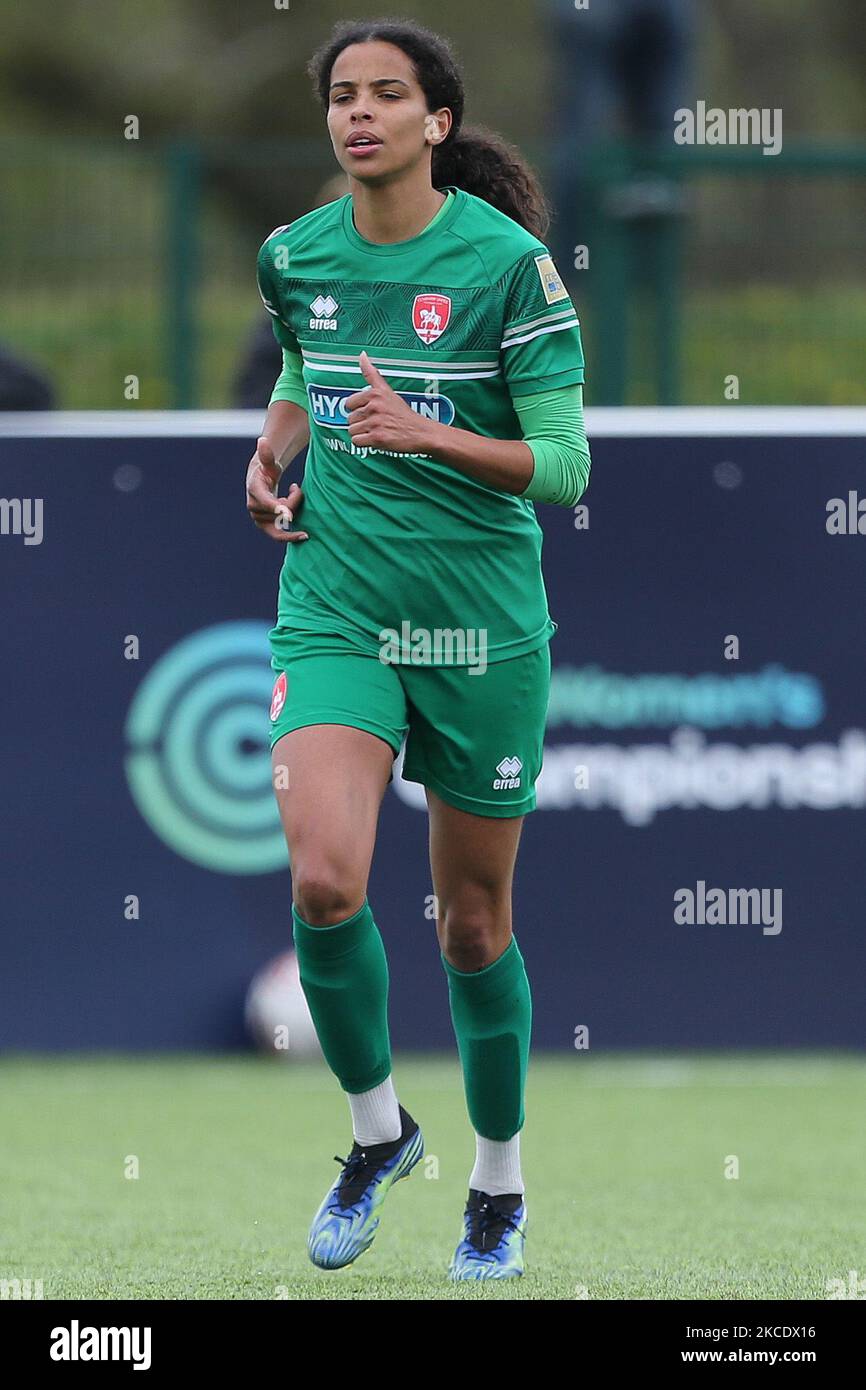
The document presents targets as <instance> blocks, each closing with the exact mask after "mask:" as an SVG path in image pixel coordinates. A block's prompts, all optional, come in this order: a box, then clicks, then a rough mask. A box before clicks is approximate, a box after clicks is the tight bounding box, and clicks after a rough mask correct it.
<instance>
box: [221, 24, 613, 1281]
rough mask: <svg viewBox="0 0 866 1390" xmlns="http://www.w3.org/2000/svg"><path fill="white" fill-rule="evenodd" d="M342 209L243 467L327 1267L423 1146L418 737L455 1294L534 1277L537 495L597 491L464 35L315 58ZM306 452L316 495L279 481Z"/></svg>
mask: <svg viewBox="0 0 866 1390" xmlns="http://www.w3.org/2000/svg"><path fill="white" fill-rule="evenodd" d="M310 73H311V76H312V78H313V82H314V85H315V89H316V91H317V94H318V96H319V98H320V100H321V102H322V105H323V107H324V110H325V113H326V116H327V123H328V131H329V134H330V137H331V140H332V142H333V146H334V153H335V155H336V157H337V161H338V163H339V164H340V166H341V168H342V169H343V170H344V171H345V172H346V173H347V174H348V177H349V188H350V192H349V194H348V195H346V196H345V197H343V198H340V199H338V200H337V201H336V202H333V203H331V204H329V205H328V206H326V207H323V208H318V209H316V210H314V211H313V212H310V213H308V214H306V215H305V216H303V217H300V218H298V219H297V220H296V221H295V222H292V223H290V224H289V225H287V226H284V227H278V228H277V229H276V231H274V232H272V233H271V235H270V236H269V237H268V238H267V240H266V241H265V243H264V244H263V246H262V248H261V250H260V252H259V258H258V282H259V289H260V292H261V295H262V298H263V300H264V303H265V306H266V308H267V309H268V311H269V313H270V314H271V315H272V317H273V328H274V333H275V335H276V337H277V340H278V342H279V343H280V344H281V346H282V348H283V359H284V370H283V372H282V374H281V376H280V377H279V379H278V381H277V383H276V386H275V389H274V392H273V395H272V398H271V402H270V405H269V408H268V412H267V416H266V419H265V424H264V427H263V431H262V435H261V438H260V439H259V440H258V443H257V447H256V452H255V454H254V455H253V457H252V459H251V460H250V464H249V469H248V473H247V494H248V496H247V505H248V509H249V511H250V514H251V515H252V517H253V518H254V520H255V522H256V524H257V526H258V527H259V528H260V529H261V530H262V531H264V532H265V534H266V535H269V536H271V537H272V538H273V539H275V540H280V541H284V542H288V544H287V548H286V554H285V560H284V563H283V567H282V572H281V576H280V594H279V607H278V616H277V623H276V626H275V627H274V628H273V630H272V631H271V633H270V641H271V650H272V666H273V669H274V671H275V672H276V673H277V679H276V684H275V686H274V694H273V701H272V705H271V727H272V733H271V746H272V749H273V762H274V786H275V789H276V794H277V798H278V802H279V808H280V815H281V818H282V823H283V827H284V829H285V834H286V840H287V843H288V847H289V857H290V861H291V869H292V890H293V907H292V916H293V923H294V942H295V948H296V951H297V956H298V961H299V967H300V976H301V983H302V987H303V990H304V993H305V996H306V998H307V1001H308V1003H309V1006H310V1012H311V1014H312V1017H313V1021H314V1023H315V1026H316V1031H317V1034H318V1037H319V1040H320V1042H321V1045H322V1050H323V1052H324V1055H325V1058H326V1059H327V1062H328V1064H329V1066H330V1067H331V1069H332V1071H333V1072H334V1074H335V1075H336V1077H337V1078H338V1080H339V1082H340V1085H341V1087H342V1088H343V1090H344V1091H346V1093H347V1095H348V1100H349V1106H350V1109H351V1114H352V1127H353V1139H354V1142H353V1144H352V1148H351V1151H350V1153H349V1156H348V1158H345V1159H343V1158H338V1159H337V1161H338V1162H339V1163H340V1165H341V1171H340V1175H339V1177H338V1178H337V1179H336V1181H335V1182H334V1184H333V1186H332V1187H331V1188H330V1190H329V1191H328V1193H327V1194H326V1196H325V1199H324V1201H323V1202H322V1205H321V1207H320V1208H319V1211H318V1212H317V1214H316V1216H315V1218H314V1220H313V1223H312V1228H311V1230H310V1236H309V1242H308V1249H309V1253H310V1258H311V1259H312V1260H313V1262H314V1263H315V1264H317V1265H319V1266H320V1267H322V1268H323V1269H338V1268H340V1267H341V1266H343V1265H347V1264H351V1262H352V1261H353V1260H355V1259H357V1257H358V1256H359V1255H360V1254H361V1253H362V1252H363V1251H364V1250H366V1249H368V1248H369V1246H370V1244H371V1243H372V1240H373V1236H374V1234H375V1232H376V1229H377V1227H378V1224H379V1218H380V1210H381V1205H382V1202H383V1201H384V1199H385V1196H386V1194H387V1192H388V1190H389V1189H390V1187H391V1185H392V1184H393V1183H394V1182H395V1181H398V1180H399V1179H400V1178H403V1177H405V1176H406V1175H407V1174H408V1173H409V1171H410V1169H411V1168H412V1167H413V1166H414V1165H415V1164H416V1163H417V1162H418V1161H419V1159H420V1158H421V1155H422V1153H423V1142H422V1137H421V1131H420V1129H419V1127H418V1125H417V1123H416V1122H415V1120H414V1119H413V1118H412V1117H411V1115H409V1114H408V1113H407V1111H406V1110H405V1109H404V1108H403V1106H402V1105H400V1104H399V1102H398V1099H397V1095H396V1092H395V1090H394V1084H393V1080H392V1076H391V1051H390V1042H389V1034H388V1020H387V996H388V969H387V963H386V958H385V952H384V948H383V944H382V938H381V936H380V934H379V930H378V928H377V926H376V924H375V921H374V919H373V913H372V910H371V906H370V903H369V901H368V899H367V882H368V874H369V870H370V862H371V857H372V853H373V847H374V841H375V835H376V825H377V820H378V812H379V806H380V804H381V801H382V797H383V795H384V792H385V788H386V787H387V785H388V782H389V781H390V780H391V765H392V763H393V761H394V758H395V755H396V754H397V753H398V752H399V750H400V747H401V745H402V742H403V738H404V735H408V737H407V741H406V748H405V758H404V766H403V774H402V775H403V777H404V778H406V779H407V780H409V781H413V782H420V783H423V785H424V787H425V791H426V796H427V803H428V808H429V824H430V866H431V873H432V883H433V889H434V893H435V896H436V903H437V934H438V939H439V946H440V954H441V961H442V965H443V968H444V971H445V974H446V976H447V982H448V991H449V1000H450V1007H451V1017H452V1020H453V1024H454V1030H455V1033H456V1038H457V1045H458V1050H459V1054H460V1058H461V1063H462V1067H463V1076H464V1083H465V1093H466V1102H467V1108H468V1112H469V1117H470V1120H471V1122H472V1125H473V1128H474V1130H475V1134H476V1153H477V1157H476V1161H475V1166H474V1168H473V1170H472V1173H471V1175H470V1178H469V1198H468V1202H467V1204H466V1208H465V1212H464V1225H463V1237H462V1239H461V1240H460V1242H459V1244H458V1246H457V1249H456V1252H455V1254H454V1257H453V1259H452V1261H451V1264H450V1267H449V1273H450V1276H451V1277H452V1278H454V1279H461V1280H462V1279H488V1278H495V1279H501V1278H508V1277H511V1276H514V1275H519V1274H521V1273H522V1272H523V1246H524V1239H525V1232H526V1202H525V1195H524V1194H525V1189H524V1183H523V1177H522V1174H521V1170H520V1155H519V1142H520V1138H519V1132H520V1130H521V1128H522V1126H523V1123H524V1109H523V1095H524V1082H525V1076H526V1066H527V1059H528V1053H529V1040H530V1023H531V1004H530V991H529V983H528V980H527V976H526V971H525V968H524V963H523V958H522V956H521V954H520V951H519V950H518V946H517V942H516V940H515V938H514V936H513V934H512V924H511V884H512V875H513V871H514V863H515V858H516V854H517V846H518V841H519V838H520V831H521V826H522V822H523V816H524V814H525V813H526V812H527V811H531V810H533V809H534V807H535V804H536V803H535V791H534V786H535V781H536V779H537V777H538V774H539V772H540V770H541V759H542V746H543V735H544V726H545V715H546V711H547V703H548V694H549V682H550V656H549V650H548V643H549V640H550V638H551V636H552V635H553V633H554V631H555V629H556V624H555V623H554V622H553V621H552V620H551V618H550V616H549V614H548V610H547V599H546V594H545V589H544V583H543V579H542V573H541V563H540V560H541V539H542V538H541V530H540V527H539V525H538V522H537V520H536V517H535V509H534V506H533V499H535V500H541V501H545V502H554V503H560V504H562V505H564V506H571V505H573V504H574V503H575V502H576V501H577V499H578V498H579V497H580V496H581V494H582V492H583V490H584V488H585V486H586V483H587V479H588V475H589V453H588V449H587V445H586V438H585V434H584V430H583V421H582V386H581V383H582V381H583V354H582V350H581V340H580V330H579V326H578V319H577V315H576V313H575V311H574V307H573V305H572V303H571V301H570V299H569V296H568V293H567V291H566V289H565V288H564V286H563V284H562V282H561V280H560V279H559V276H558V274H557V271H556V268H555V266H554V264H553V261H552V259H551V257H550V253H549V251H548V249H547V247H546V246H545V244H544V243H543V242H542V241H541V240H539V235H540V234H542V233H543V232H544V231H545V230H546V225H547V218H546V206H545V202H544V199H543V196H542V194H541V192H540V190H539V188H538V185H537V183H536V181H535V178H534V176H533V174H532V173H531V172H530V170H529V169H528V168H527V166H526V165H525V164H524V163H523V161H522V160H521V158H520V156H519V155H518V154H517V152H516V151H515V150H513V149H511V148H510V147H508V146H506V145H505V144H504V143H503V142H502V141H500V140H499V139H498V138H497V137H494V136H491V135H490V134H489V133H478V132H476V133H474V134H470V133H466V132H464V131H462V130H461V126H462V119H463V105H464V92H463V84H462V80H461V77H460V74H459V72H458V69H457V67H456V64H455V61H454V57H453V55H452V53H451V50H450V48H449V46H448V45H447V43H446V42H444V41H443V40H442V39H441V38H439V37H438V36H436V35H434V34H432V33H430V32H428V31H427V30H425V29H422V28H420V27H418V26H416V25H414V24H410V23H405V22H383V23H379V22H376V23H345V24H342V25H339V26H338V27H337V28H336V29H335V31H334V33H333V35H332V37H331V39H330V40H329V41H328V43H327V44H326V45H325V47H324V48H323V49H322V50H321V51H320V52H318V53H317V54H316V55H315V57H314V58H313V60H312V62H311V64H310ZM307 442H309V452H308V456H307V463H306V469H305V475H304V486H303V491H302V490H301V489H300V488H299V487H298V485H297V484H296V483H292V484H291V486H290V488H289V491H288V494H287V495H286V496H285V497H283V498H280V497H278V496H277V488H278V484H279V481H280V478H281V476H282V473H283V472H284V471H285V467H286V465H287V464H289V463H290V462H291V460H292V459H293V458H295V457H296V455H297V454H298V452H299V451H300V450H301V449H302V448H303V447H304V445H305V444H307ZM301 508H303V511H302V515H301V524H302V526H303V528H304V529H303V530H293V529H292V526H293V525H296V524H297V523H296V522H295V521H294V517H295V516H296V514H297V513H298V512H299V511H300V509H301Z"/></svg>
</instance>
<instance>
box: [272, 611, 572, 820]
mask: <svg viewBox="0 0 866 1390" xmlns="http://www.w3.org/2000/svg"><path fill="white" fill-rule="evenodd" d="M269 635H270V643H271V653H272V656H271V666H272V668H273V670H274V672H275V673H276V681H275V684H274V690H273V696H272V699H271V717H270V729H271V732H270V744H271V747H272V748H273V746H274V744H275V743H276V742H277V740H278V739H280V738H282V737H283V735H284V734H287V733H289V732H290V730H292V729H301V728H304V727H305V726H308V725H311V724H349V725H351V726H352V727H353V728H355V729H366V730H367V731H368V733H371V734H376V735H378V737H379V738H381V739H384V740H385V742H386V743H389V744H390V745H391V747H392V748H393V750H394V755H395V756H396V755H397V754H398V753H399V751H400V748H401V746H402V744H403V739H404V738H405V739H406V750H405V756H404V760H403V778H404V780H405V781H408V782H421V783H422V784H423V785H424V786H425V787H429V788H430V789H431V790H432V791H434V792H436V793H437V795H438V796H440V797H441V798H442V800H443V801H446V802H448V804H449V805H451V806H456V807H458V808H459V809H460V810H461V811H469V812H471V813H472V814H474V815H476V816H521V815H524V814H525V813H526V812H527V811H534V810H535V783H536V780H537V778H538V775H539V773H540V772H541V763H542V757H543V751H544V729H545V724H546V720H547V706H548V700H549V697H550V648H549V645H548V643H547V642H545V643H544V645H543V646H541V647H538V648H537V649H536V650H535V651H532V652H526V653H524V655H522V656H515V657H511V658H509V659H508V660H506V661H496V662H493V663H491V664H489V665H488V666H487V668H486V670H484V671H482V672H480V673H479V674H477V675H473V674H470V672H471V671H472V669H473V668H472V667H471V666H449V665H417V666H416V665H403V664H400V665H397V664H389V663H386V662H382V661H380V660H379V658H378V656H374V655H372V654H370V653H367V652H362V651H360V650H359V649H358V648H357V647H355V646H354V645H353V644H352V643H351V641H350V640H349V639H348V638H346V637H343V636H341V635H337V634H330V635H323V634H320V633H313V632H301V631H297V630H293V629H289V628H281V627H277V628H275V629H273V630H272V632H271V633H270V634H269ZM392 775H393V774H392Z"/></svg>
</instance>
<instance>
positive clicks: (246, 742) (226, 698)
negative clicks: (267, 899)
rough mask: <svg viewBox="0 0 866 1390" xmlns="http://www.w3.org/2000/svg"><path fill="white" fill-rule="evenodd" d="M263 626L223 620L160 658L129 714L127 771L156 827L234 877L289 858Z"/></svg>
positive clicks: (194, 857)
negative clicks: (274, 761)
mask: <svg viewBox="0 0 866 1390" xmlns="http://www.w3.org/2000/svg"><path fill="white" fill-rule="evenodd" d="M267 634H268V628H267V625H266V624H264V623H254V622H234V623H219V624H218V625H217V626H216V627H208V628H204V629H203V630H202V631H201V632H196V633H194V634H193V635H192V636H191V637H186V638H184V640H183V641H182V642H178V644H177V645H176V646H175V647H172V648H171V649H170V651H167V652H166V653H165V654H164V656H162V657H160V659H159V661H157V663H156V665H155V666H153V667H152V668H151V669H150V671H149V672H148V673H147V675H146V676H145V678H144V680H143V681H142V682H141V685H140V686H139V687H138V690H137V691H136V694H135V697H134V699H133V701H132V704H131V706H130V709H129V713H128V715H127V720H126V741H127V754H126V776H127V780H128V782H129V788H130V791H131V792H132V796H133V799H134V801H135V804H136V806H137V807H138V809H139V811H140V812H141V815H142V816H143V817H144V819H145V820H146V821H147V823H148V825H149V826H150V827H151V829H152V830H153V831H154V832H155V833H156V834H157V835H158V836H159V837H160V839H161V840H163V841H164V842H165V843H166V844H167V845H168V846H170V848H171V849H173V850H174V851H175V852H176V853H177V854H179V855H181V856H182V857H183V858H184V859H189V860H191V861H192V862H193V863H194V864H201V865H203V866H204V867H205V868H207V869H214V870H216V871H217V872H220V873H227V874H264V873H271V872H272V871H274V870H276V869H284V868H286V867H287V865H288V853H287V850H286V844H285V840H284V838H283V832H282V829H281V827H280V819H279V815H278V812H277V806H276V801H275V799H274V792H273V786H272V783H271V759H270V751H269V747H268V730H269V727H270V726H269V722H268V710H269V707H270V702H271V692H272V688H273V683H274V674H273V671H272V670H271V667H270V663H269V654H268V637H267Z"/></svg>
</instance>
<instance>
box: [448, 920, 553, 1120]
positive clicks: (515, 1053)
mask: <svg viewBox="0 0 866 1390" xmlns="http://www.w3.org/2000/svg"><path fill="white" fill-rule="evenodd" d="M440 955H441V957H442V964H443V966H444V967H445V973H446V975H447V976H448V995H449V999H450V1003H451V1018H452V1021H453V1023H454V1032H455V1034H456V1036H457V1050H458V1052H459V1053H460V1061H461V1063H462V1065H463V1085H464V1089H465V1091H466V1107H467V1109H468V1111H469V1118H470V1120H471V1121H472V1127H473V1129H474V1130H475V1131H476V1133H477V1134H480V1135H482V1136H483V1137H484V1138H485V1139H499V1140H505V1139H510V1138H511V1137H512V1136H513V1135H514V1134H516V1133H517V1132H518V1130H520V1129H522V1128H523V1120H524V1114H523V1091H524V1086H525V1084H526V1068H527V1065H528V1062H529V1036H530V1032H531V1030H532V999H531V996H530V992H529V980H528V978H527V975H526V967H525V965H524V963H523V956H522V955H521V954H520V951H519V950H518V948H517V942H516V940H515V939H514V937H513V936H512V938H511V941H510V942H509V943H508V947H507V948H506V950H505V951H504V952H503V953H502V955H501V956H500V957H499V959H498V960H495V961H494V962H493V964H492V965H486V966H485V967H484V969H483V970H474V971H465V970H455V968H454V966H453V965H451V963H450V962H449V961H447V960H446V959H445V955H444V952H441V951H440Z"/></svg>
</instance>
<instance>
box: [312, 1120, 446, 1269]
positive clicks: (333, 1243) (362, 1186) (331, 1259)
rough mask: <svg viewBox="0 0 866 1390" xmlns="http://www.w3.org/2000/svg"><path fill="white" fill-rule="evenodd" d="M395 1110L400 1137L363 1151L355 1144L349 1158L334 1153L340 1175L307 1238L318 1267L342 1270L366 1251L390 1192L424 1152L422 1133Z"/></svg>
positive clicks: (364, 1148)
mask: <svg viewBox="0 0 866 1390" xmlns="http://www.w3.org/2000/svg"><path fill="white" fill-rule="evenodd" d="M399 1109H400V1119H401V1121H402V1124H403V1132H402V1134H401V1135H400V1137H399V1139H393V1140H391V1142H390V1143H386V1144H367V1145H366V1146H365V1147H363V1148H362V1147H361V1145H360V1144H358V1143H357V1141H356V1142H355V1143H354V1144H353V1145H352V1148H351V1150H350V1152H349V1157H348V1158H340V1157H339V1155H338V1154H335V1155H334V1157H335V1159H336V1161H337V1162H338V1163H340V1164H342V1172H341V1173H340V1176H339V1177H338V1178H337V1180H336V1182H335V1183H334V1185H333V1187H331V1188H330V1190H329V1191H328V1193H327V1194H326V1196H325V1200H324V1201H323V1202H322V1205H321V1206H320V1207H319V1210H318V1211H317V1212H316V1215H315V1216H314V1217H313V1224H312V1226H311V1227H310V1234H309V1237H308V1239H307V1250H308V1251H309V1255H310V1259H311V1260H312V1262H313V1264H314V1265H318V1266H319V1268H320V1269H342V1268H343V1267H344V1265H350V1264H352V1263H353V1261H355V1260H357V1258H358V1256H359V1255H363V1253H364V1251H365V1250H369V1248H370V1246H371V1245H372V1244H373V1237H374V1236H375V1234H376V1232H377V1230H378V1229H379V1220H380V1217H381V1211H382V1204H383V1202H384V1201H385V1198H386V1197H387V1195H388V1192H389V1190H390V1188H391V1187H392V1185H393V1184H394V1183H395V1182H399V1181H400V1179H401V1178H406V1177H408V1176H409V1173H410V1172H411V1171H412V1169H413V1168H414V1167H415V1164H416V1163H417V1162H418V1161H419V1159H420V1158H421V1157H422V1155H423V1153H424V1139H423V1136H422V1134H421V1130H420V1129H419V1128H418V1125H417V1124H416V1123H415V1121H414V1120H413V1119H412V1116H411V1115H409V1114H408V1113H407V1112H406V1111H405V1110H404V1109H403V1107H402V1105H401V1106H400V1107H399Z"/></svg>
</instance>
